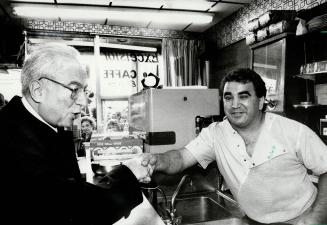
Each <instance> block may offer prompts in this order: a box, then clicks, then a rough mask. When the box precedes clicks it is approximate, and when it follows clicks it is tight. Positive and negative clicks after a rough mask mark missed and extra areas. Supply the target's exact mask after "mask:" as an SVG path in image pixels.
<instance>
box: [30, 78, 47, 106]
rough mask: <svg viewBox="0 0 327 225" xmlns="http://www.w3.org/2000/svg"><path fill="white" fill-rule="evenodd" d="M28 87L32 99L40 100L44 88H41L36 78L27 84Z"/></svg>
mask: <svg viewBox="0 0 327 225" xmlns="http://www.w3.org/2000/svg"><path fill="white" fill-rule="evenodd" d="M29 89H30V93H31V98H32V99H33V101H35V102H37V103H39V102H41V101H42V99H43V97H44V93H43V91H44V90H43V88H42V86H41V84H40V82H39V81H37V80H34V81H32V82H31V83H30V85H29Z"/></svg>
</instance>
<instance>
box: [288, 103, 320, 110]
mask: <svg viewBox="0 0 327 225" xmlns="http://www.w3.org/2000/svg"><path fill="white" fill-rule="evenodd" d="M317 106H320V105H318V104H313V103H308V104H295V105H293V107H294V108H295V109H297V108H304V109H307V108H312V107H317Z"/></svg>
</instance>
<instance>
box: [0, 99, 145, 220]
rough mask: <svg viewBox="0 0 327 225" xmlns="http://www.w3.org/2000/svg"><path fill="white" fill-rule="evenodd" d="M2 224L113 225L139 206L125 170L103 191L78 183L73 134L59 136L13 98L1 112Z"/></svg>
mask: <svg viewBox="0 0 327 225" xmlns="http://www.w3.org/2000/svg"><path fill="white" fill-rule="evenodd" d="M0 126H1V129H0V138H1V142H0V149H1V159H2V160H1V163H0V164H1V167H2V168H1V174H3V175H2V177H1V180H2V182H1V183H2V185H1V186H2V191H1V200H0V202H1V204H3V205H2V209H5V210H1V214H3V215H2V216H1V219H4V218H6V219H8V220H7V221H8V222H5V223H4V224H33V225H34V224H42V225H47V224H56V225H65V224H100V223H101V224H112V223H114V222H115V221H117V220H118V219H120V218H121V217H123V216H127V215H129V213H130V211H131V209H132V208H133V207H135V206H136V205H138V204H139V203H141V202H142V194H141V191H140V188H139V184H138V181H137V179H136V177H135V176H134V175H133V173H132V172H131V171H130V170H129V169H128V168H127V167H125V166H118V167H117V168H115V169H114V170H112V171H111V173H110V174H108V175H107V176H106V177H104V178H103V179H104V180H103V181H104V182H102V184H103V185H102V186H95V185H93V184H89V183H86V182H84V181H83V180H82V178H81V175H80V171H79V167H78V164H77V160H76V155H75V149H74V143H73V137H72V133H71V132H68V131H63V130H62V131H59V132H58V133H57V132H55V131H54V130H53V129H51V128H50V127H49V126H48V125H46V124H44V123H43V122H41V121H39V120H38V119H37V118H35V117H34V116H33V115H32V114H30V113H29V112H28V111H27V110H26V109H25V107H24V106H23V104H22V102H21V98H20V97H17V96H16V97H14V98H13V99H12V100H11V101H10V102H9V103H8V105H7V106H6V107H4V108H3V109H1V110H0Z"/></svg>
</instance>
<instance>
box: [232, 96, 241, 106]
mask: <svg viewBox="0 0 327 225" xmlns="http://www.w3.org/2000/svg"><path fill="white" fill-rule="evenodd" d="M239 105H240V101H239V99H238V98H234V99H233V101H232V107H233V108H237V107H239Z"/></svg>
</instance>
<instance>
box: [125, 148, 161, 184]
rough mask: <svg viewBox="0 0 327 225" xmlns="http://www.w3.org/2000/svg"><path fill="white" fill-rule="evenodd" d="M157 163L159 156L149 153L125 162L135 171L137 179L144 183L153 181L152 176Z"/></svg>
mask: <svg viewBox="0 0 327 225" xmlns="http://www.w3.org/2000/svg"><path fill="white" fill-rule="evenodd" d="M156 164H157V156H156V155H154V154H149V153H144V154H142V155H140V156H137V157H134V158H132V159H129V160H126V161H125V162H124V165H125V166H127V167H128V168H129V169H130V170H131V171H132V172H133V174H134V175H135V177H136V178H137V180H138V181H139V182H142V183H149V182H150V181H151V176H152V174H153V171H154V170H155V168H156Z"/></svg>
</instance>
